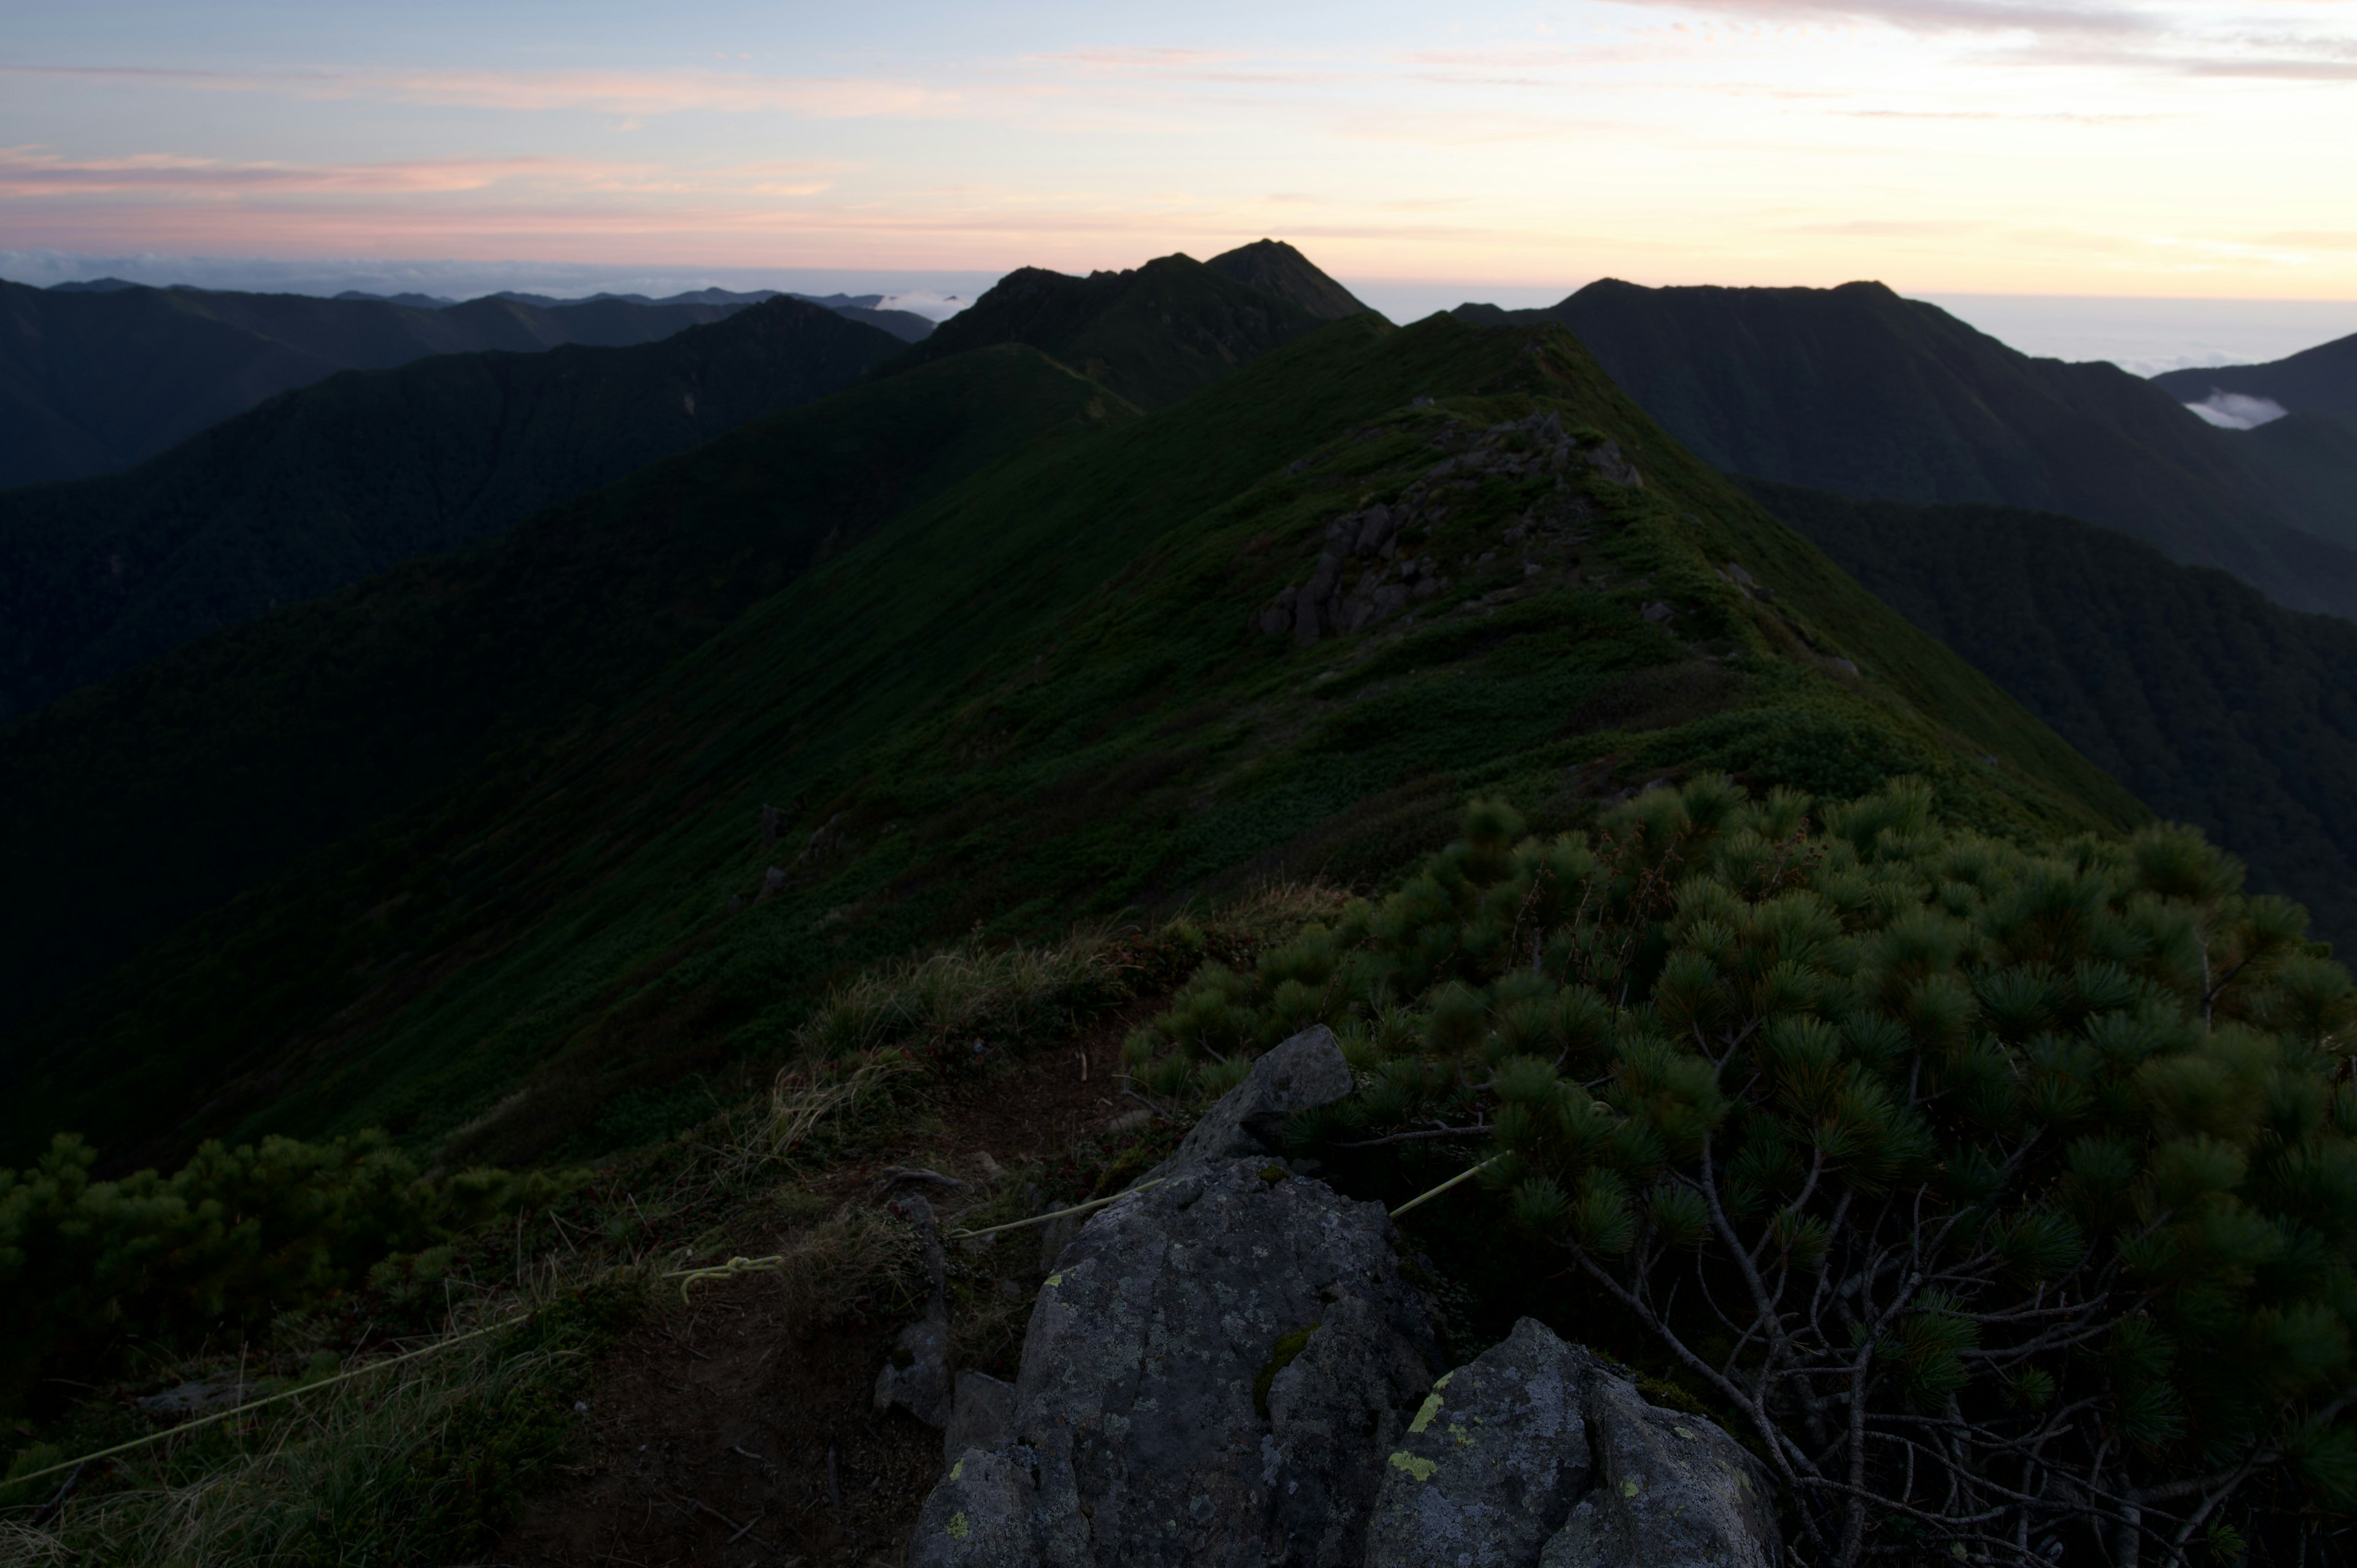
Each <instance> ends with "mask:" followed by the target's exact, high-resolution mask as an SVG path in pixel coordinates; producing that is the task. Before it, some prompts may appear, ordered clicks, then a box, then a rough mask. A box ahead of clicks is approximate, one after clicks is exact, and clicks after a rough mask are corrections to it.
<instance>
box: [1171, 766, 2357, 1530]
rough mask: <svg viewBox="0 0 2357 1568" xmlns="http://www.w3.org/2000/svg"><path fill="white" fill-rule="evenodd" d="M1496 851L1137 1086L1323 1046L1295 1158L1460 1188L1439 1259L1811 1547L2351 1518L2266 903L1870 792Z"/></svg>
mask: <svg viewBox="0 0 2357 1568" xmlns="http://www.w3.org/2000/svg"><path fill="white" fill-rule="evenodd" d="M1521 833H1522V824H1521V822H1520V821H1519V820H1518V819H1517V818H1516V817H1515V815H1514V813H1513V812H1512V811H1511V810H1510V809H1509V808H1507V807H1505V806H1504V805H1502V804H1499V803H1494V802H1480V801H1477V802H1475V803H1474V805H1473V806H1472V807H1471V808H1470V809H1469V811H1468V812H1467V813H1466V818H1465V832H1464V836H1463V838H1462V839H1461V841H1460V842H1458V843H1455V844H1454V845H1452V846H1451V847H1449V848H1448V849H1447V850H1446V851H1444V852H1442V853H1440V854H1436V855H1434V856H1432V857H1431V858H1430V859H1429V860H1428V861H1427V862H1426V864H1425V865H1423V866H1422V867H1421V869H1420V870H1419V871H1417V872H1416V874H1415V875H1413V876H1411V877H1409V878H1408V880H1407V881H1406V882H1405V885H1404V886H1402V887H1401V888H1400V889H1399V890H1398V891H1397V892H1396V893H1394V894H1393V895H1391V896H1390V897H1386V898H1384V899H1383V900H1382V901H1381V902H1380V903H1379V904H1377V903H1368V902H1365V901H1361V902H1358V903H1355V904H1353V905H1351V906H1350V907H1349V908H1346V909H1344V910H1342V911H1341V912H1340V914H1339V916H1338V917H1337V918H1334V919H1333V920H1332V921H1331V922H1330V923H1328V924H1313V925H1310V926H1308V927H1306V928H1304V929H1301V930H1300V931H1299V932H1298V933H1297V935H1296V936H1295V937H1294V938H1293V939H1292V940H1291V941H1289V942H1287V943H1284V944H1281V945H1278V946H1275V947H1274V948H1272V949H1270V950H1268V951H1267V953H1266V954H1265V956H1264V958H1263V960H1262V961H1261V962H1260V964H1259V965H1258V967H1257V968H1255V969H1254V970H1253V971H1251V972H1242V971H1239V970H1234V969H1230V968H1226V967H1222V966H1218V965H1207V966H1206V967H1205V968H1204V969H1203V970H1202V971H1201V972H1199V973H1198V974H1197V976H1196V977H1195V979H1194V980H1193V981H1192V982H1191V983H1189V985H1188V986H1187V987H1186V989H1185V990H1184V991H1183V993H1181V994H1180V995H1179V998H1178V999H1177V1001H1176V1003H1175V1004H1174V1005H1173V1006H1172V1007H1171V1008H1170V1010H1169V1011H1168V1012H1167V1013H1166V1014H1164V1015H1162V1016H1161V1017H1159V1018H1158V1019H1157V1020H1156V1021H1155V1022H1154V1023H1153V1024H1151V1025H1149V1026H1146V1027H1145V1028H1143V1029H1141V1030H1139V1031H1138V1032H1137V1033H1136V1034H1135V1035H1133V1036H1131V1038H1130V1040H1129V1042H1128V1044H1127V1047H1126V1056H1127V1058H1128V1060H1129V1063H1130V1065H1131V1067H1132V1069H1133V1070H1134V1071H1135V1072H1136V1073H1137V1074H1138V1075H1139V1076H1140V1077H1142V1078H1143V1079H1146V1081H1147V1082H1148V1083H1150V1084H1151V1085H1152V1086H1153V1087H1154V1088H1156V1089H1157V1090H1159V1091H1161V1092H1163V1093H1168V1094H1179V1093H1184V1092H1187V1091H1189V1090H1194V1091H1196V1092H1199V1093H1202V1092H1209V1091H1210V1090H1213V1089H1216V1088H1218V1087H1220V1086H1222V1085H1223V1084H1225V1083H1229V1082H1232V1081H1234V1080H1235V1079H1236V1077H1237V1076H1238V1074H1239V1072H1240V1071H1241V1069H1242V1067H1243V1064H1244V1063H1245V1062H1246V1061H1247V1060H1248V1058H1249V1057H1250V1056H1251V1054H1253V1053H1254V1052H1256V1051H1258V1050H1261V1049H1265V1048H1266V1047H1268V1046H1270V1045H1273V1044H1275V1042H1276V1041H1277V1040H1279V1039H1281V1038H1284V1037H1285V1036H1288V1035H1290V1034H1291V1033H1293V1032H1295V1031H1296V1030H1297V1029H1299V1028H1301V1027H1303V1026H1306V1025H1308V1024H1310V1023H1314V1022H1324V1023H1326V1024H1328V1025H1330V1026H1332V1027H1334V1028H1335V1030H1336V1031H1337V1032H1338V1034H1339V1036H1340V1039H1341V1042H1342V1046H1343V1049H1344V1051H1345V1053H1346V1055H1347V1056H1348V1057H1349V1058H1350V1060H1351V1064H1352V1067H1353V1069H1354V1072H1355V1076H1356V1079H1357V1085H1358V1087H1357V1090H1356V1092H1355V1093H1354V1094H1353V1095H1352V1096H1351V1098H1350V1099H1349V1100H1348V1101H1346V1102H1344V1103H1343V1104H1341V1105H1340V1106H1338V1107H1334V1108H1330V1109H1329V1110H1327V1111H1325V1112H1318V1113H1316V1114H1313V1115H1309V1116H1305V1117H1301V1118H1297V1119H1296V1121H1295V1122H1294V1123H1293V1124H1292V1125H1291V1126H1290V1127H1289V1128H1288V1130H1287V1136H1288V1138H1289V1139H1290V1140H1291V1141H1292V1142H1293V1143H1294V1144H1296V1145H1297V1148H1298V1150H1299V1152H1300V1153H1302V1154H1303V1155H1317V1156H1318V1157H1319V1158H1320V1159H1321V1160H1323V1161H1325V1162H1326V1163H1327V1165H1329V1168H1331V1169H1332V1170H1333V1171H1334V1172H1336V1173H1337V1179H1340V1180H1342V1181H1343V1182H1344V1183H1345V1184H1346V1185H1355V1186H1357V1187H1360V1188H1361V1190H1374V1191H1379V1192H1383V1193H1384V1194H1385V1195H1387V1196H1392V1195H1401V1196H1404V1195H1405V1194H1407V1193H1410V1192H1415V1191H1418V1190H1421V1189H1422V1188H1423V1187H1428V1186H1431V1185H1432V1184H1433V1183H1434V1181H1436V1180H1437V1177H1438V1176H1440V1175H1447V1174H1453V1173H1454V1172H1456V1171H1460V1170H1463V1169H1465V1168H1466V1167H1468V1166H1469V1165H1475V1164H1477V1163H1479V1164H1480V1165H1482V1179H1481V1180H1480V1181H1479V1182H1476V1183H1469V1184H1467V1185H1466V1186H1464V1187H1460V1188H1458V1190H1457V1192H1456V1193H1455V1194H1452V1195H1451V1197H1448V1199H1445V1200H1442V1201H1438V1202H1436V1203H1433V1204H1431V1205H1429V1206H1427V1207H1426V1208H1425V1209H1424V1210H1423V1211H1422V1213H1423V1215H1425V1216H1429V1217H1440V1216H1444V1215H1445V1219H1443V1220H1440V1221H1439V1223H1438V1224H1437V1229H1436V1230H1433V1231H1431V1232H1428V1233H1429V1234H1431V1235H1432V1236H1433V1238H1434V1244H1435V1249H1436V1251H1440V1250H1441V1249H1442V1248H1443V1246H1447V1247H1452V1248H1454V1249H1455V1251H1456V1253H1457V1255H1459V1256H1481V1257H1485V1258H1486V1259H1487V1260H1488V1262H1487V1263H1486V1265H1485V1266H1486V1269H1487V1272H1488V1273H1489V1275H1490V1276H1491V1277H1492V1278H1507V1279H1512V1280H1515V1281H1517V1282H1518V1283H1519V1288H1520V1289H1521V1290H1522V1291H1523V1299H1524V1300H1535V1302H1536V1303H1537V1305H1538V1308H1539V1310H1541V1312H1542V1315H1543V1316H1552V1317H1554V1318H1555V1319H1556V1320H1557V1321H1558V1323H1559V1324H1560V1325H1561V1326H1566V1328H1567V1329H1568V1330H1569V1331H1570V1332H1572V1333H1574V1334H1575V1335H1576V1336H1577V1337H1587V1338H1590V1339H1606V1340H1612V1341H1615V1343H1613V1344H1610V1345H1609V1346H1608V1347H1607V1348H1612V1349H1615V1350H1616V1351H1618V1352H1619V1353H1620V1354H1622V1355H1624V1356H1626V1357H1627V1358H1628V1359H1631V1360H1632V1361H1635V1362H1638V1363H1639V1364H1641V1365H1649V1366H1651V1367H1652V1369H1654V1370H1655V1371H1657V1372H1661V1373H1665V1374H1667V1375H1668V1376H1669V1377H1670V1378H1671V1379H1672V1380H1674V1383H1675V1384H1676V1385H1677V1386H1679V1387H1681V1388H1683V1389H1684V1390H1685V1391H1688V1392H1689V1393H1690V1394H1695V1395H1699V1396H1701V1397H1702V1398H1703V1399H1704V1400H1705V1401H1706V1402H1708V1403H1709V1404H1710V1405H1711V1406H1712V1407H1713V1408H1714V1410H1715V1411H1716V1412H1717V1414H1718V1415H1719V1416H1720V1418H1721V1419H1722V1420H1723V1421H1725V1422H1726V1423H1727V1425H1728V1427H1729V1429H1730V1430H1731V1431H1733V1432H1735V1433H1736V1434H1738V1436H1740V1437H1742V1438H1743V1439H1744V1440H1745V1441H1747V1442H1749V1443H1750V1444H1753V1445H1754V1446H1755V1447H1756V1448H1757V1450H1758V1451H1759V1452H1760V1454H1761V1455H1762V1456H1763V1457H1765V1458H1766V1459H1767V1460H1768V1461H1769V1462H1770V1465H1771V1466H1772V1467H1773V1470H1774V1472H1775V1474H1776V1475H1777V1476H1778V1477H1780V1479H1781V1483H1782V1485H1783V1487H1784V1488H1785V1492H1786V1505H1787V1506H1786V1519H1787V1522H1788V1535H1789V1536H1790V1539H1791V1540H1792V1543H1793V1545H1794V1548H1795V1550H1796V1551H1797V1552H1800V1553H1801V1554H1802V1556H1803V1558H1805V1559H1806V1560H1809V1561H1813V1562H1822V1563H1841V1564H1844V1565H1847V1564H1851V1563H1857V1562H1858V1561H1860V1560H1861V1559H1863V1558H1865V1557H1867V1556H1869V1555H1892V1554H1897V1555H1901V1556H1907V1557H1910V1558H1921V1559H1926V1560H1928V1559H1930V1558H1932V1557H1933V1556H1938V1557H1941V1558H1943V1559H1954V1560H1965V1559H1970V1560H1973V1561H2006V1562H2019V1563H2029V1562H2032V1561H2035V1562H2038V1563H2050V1562H2052V1561H2054V1560H2056V1559H2059V1558H2061V1557H2062V1556H2064V1555H2066V1554H2072V1555H2075V1554H2078V1553H2083V1552H2101V1553H2102V1555H2103V1558H2104V1561H2106V1562H2109V1563H2115V1564H2124V1563H2135V1562H2136V1561H2137V1559H2138V1557H2139V1554H2140V1553H2143V1554H2154V1555H2158V1556H2159V1557H2161V1558H2163V1559H2167V1560H2170V1561H2176V1560H2179V1559H2182V1558H2183V1557H2184V1556H2185V1555H2186V1554H2187V1553H2188V1552H2190V1551H2192V1550H2196V1549H2206V1550H2209V1551H2211V1552H2212V1553H2213V1555H2214V1554H2216V1553H2217V1552H2223V1551H2226V1550H2227V1547H2228V1546H2231V1547H2235V1549H2237V1550H2239V1546H2238V1544H2237V1543H2239V1542H2241V1541H2243V1540H2244V1530H2243V1529H2242V1528H2241V1527H2249V1528H2260V1527H2261V1526H2262V1525H2263V1524H2264V1519H2263V1518H2261V1517H2260V1516H2261V1515H2264V1514H2267V1513H2268V1512H2269V1510H2273V1513H2274V1516H2275V1517H2280V1515H2281V1512H2282V1510H2285V1509H2292V1508H2297V1507H2299V1506H2305V1505H2308V1504H2320V1505H2325V1506H2330V1507H2344V1506H2347V1505H2349V1504H2351V1503H2352V1502H2357V1420H2352V1408H2357V1366H2353V1365H2352V1355H2351V1338H2352V1326H2357V1269H2352V1261H2353V1260H2352V1243H2357V1086H2352V1083H2351V1082H2350V1081H2349V1070H2348V1061H2349V1052H2350V1050H2351V1047H2352V1039H2351V1028H2352V990H2351V983H2350V978H2349V976H2348V974H2347V973H2346V972H2344V971H2343V970H2342V969H2341V966H2339V965H2338V964H2336V963H2333V962H2331V961H2330V958H2329V956H2328V952H2327V950H2325V949H2323V948H2322V947H2321V946H2320V945H2319V944H2313V943H2310V942H2309V941H2308V940H2306V939H2305V936H2304V929H2305V916H2304V914H2303V913H2302V912H2301V911H2300V910H2299V909H2298V908H2296V907H2293V906H2290V905H2287V904H2285V903H2283V902H2282V901H2280V900H2276V899H2271V898H2265V897H2246V896H2244V894H2242V892H2241V891H2240V879H2241V871H2240V868H2239V867H2238V866H2237V865H2235V864H2234V863H2233V862H2232V861H2230V860H2229V859H2227V858H2226V857H2225V856H2223V855H2222V854H2219V853H2218V852H2217V851H2215V850H2214V849H2212V847H2211V846H2209V845H2208V844H2207V843H2204V842H2202V840H2201V838H2200V836H2199V835H2198V834H2196V833H2194V832H2191V831H2190V830H2187V829H2182V828H2167V827H2164V828H2156V829H2153V830H2150V831H2147V832H2143V833H2140V834H2138V835H2137V836H2136V837H2134V838H2133V839H2129V840H2126V841H2099V840H2094V839H2081V840H2076V841H2072V842H2070V843H2053V844H2045V845H2039V846H2034V847H2024V846H2021V845H2017V844H2013V843H2001V842H1996V841H1992V840H1989V839H1986V838H1983V837H1978V836H1975V835H1974V834H1972V833H1969V832H1956V831H1952V830H1950V829H1948V828H1945V827H1943V825H1942V824H1941V822H1939V821H1938V819H1937V818H1936V817H1935V815H1934V813H1933V811H1932V796H1931V792H1930V790H1929V789H1928V788H1927V787H1925V786H1923V785H1922V784H1921V783H1920V782H1918V781H1915V780H1911V779H1902V780H1899V781H1896V782H1894V783H1892V784H1890V785H1889V786H1888V787H1887V788H1886V789H1884V790H1882V791H1881V792H1880V793H1878V794H1875V795H1872V796H1868V797H1866V798H1864V799H1861V800H1852V801H1848V802H1846V803H1840V804H1833V805H1828V806H1826V807H1824V808H1823V809H1818V808H1816V807H1815V806H1814V804H1813V802H1812V801H1811V800H1808V799H1806V798H1805V797H1802V796H1798V795H1794V794H1791V793H1788V792H1783V791H1779V792H1777V793H1775V794H1772V795H1770V796H1769V797H1768V798H1766V799H1765V800H1753V799H1751V798H1749V796H1748V795H1747V794H1746V792H1745V791H1744V790H1742V789H1739V788H1738V787H1736V786H1734V785H1732V784H1730V783H1729V782H1727V780H1725V779H1698V780H1696V781H1695V782H1693V783H1691V784H1689V785H1687V786H1685V787H1684V789H1654V790H1652V791H1649V792H1647V793H1645V794H1643V795H1641V796H1639V797H1638V798H1636V799H1634V800H1629V801H1627V802H1624V803H1622V804H1621V805H1620V806H1618V807H1616V808H1614V809H1612V810H1610V811H1608V812H1607V813H1606V814H1605V815H1604V816H1603V817H1602V818H1601V819H1600V821H1599V822H1598V827H1597V829H1596V831H1595V832H1593V833H1592V834H1572V835H1566V836H1565V837H1561V838H1557V839H1555V840H1552V841H1549V842H1540V841H1537V840H1531V839H1523V838H1522V837H1521ZM1419 1222H1420V1221H1417V1220H1411V1221H1408V1222H1407V1223H1409V1224H1410V1225H1411V1226H1412V1227H1413V1226H1414V1225H1415V1224H1417V1223H1419ZM1421 1222H1424V1223H1428V1224H1429V1223H1434V1221H1433V1220H1430V1219H1426V1220H1424V1221H1421ZM1535 1282H1545V1283H1535ZM2236 1520H2240V1521H2241V1525H2240V1527H2238V1525H2237V1523H2236V1522H2235V1521H2236ZM2221 1541H2223V1542H2226V1543H2227V1546H2221V1545H2220V1544H2219V1543H2220V1542H2221ZM2230 1555H2231V1553H2230ZM2222 1560H2223V1559H2222Z"/></svg>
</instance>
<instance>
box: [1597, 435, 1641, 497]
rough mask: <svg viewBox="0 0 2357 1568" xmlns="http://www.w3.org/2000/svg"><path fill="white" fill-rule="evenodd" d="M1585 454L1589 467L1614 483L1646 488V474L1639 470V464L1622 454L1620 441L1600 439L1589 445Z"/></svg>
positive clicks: (1632, 487)
mask: <svg viewBox="0 0 2357 1568" xmlns="http://www.w3.org/2000/svg"><path fill="white" fill-rule="evenodd" d="M1585 456H1587V466H1588V467H1591V468H1593V469H1595V470H1596V471H1597V472H1598V473H1599V474H1601V475H1603V476H1604V477H1605V478H1608V479H1609V480H1611V481H1612V482H1613V483H1614V484H1616V485H1627V486H1629V487H1630V488H1631V489H1644V488H1645V479H1644V476H1643V475H1641V474H1640V473H1638V472H1637V466H1636V465H1635V464H1634V463H1631V462H1630V461H1629V459H1628V458H1626V457H1624V456H1621V455H1620V443H1619V442H1617V441H1599V442H1598V443H1597V444H1596V445H1595V446H1591V447H1589V448H1588V449H1587V453H1586V454H1585Z"/></svg>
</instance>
